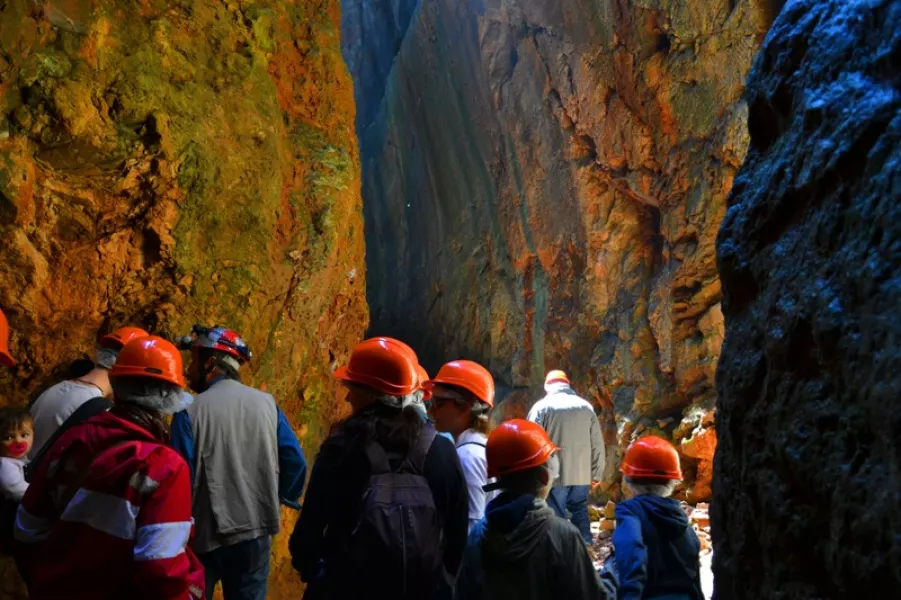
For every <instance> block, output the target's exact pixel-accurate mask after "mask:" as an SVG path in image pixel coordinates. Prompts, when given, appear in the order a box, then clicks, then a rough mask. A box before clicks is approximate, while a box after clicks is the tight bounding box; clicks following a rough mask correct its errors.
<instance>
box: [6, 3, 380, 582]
mask: <svg viewBox="0 0 901 600" xmlns="http://www.w3.org/2000/svg"><path fill="white" fill-rule="evenodd" d="M339 18H340V17H339V6H338V2H337V0H321V1H315V2H294V1H291V0H271V1H265V0H262V1H256V2H245V1H228V2H205V1H201V0H178V1H161V0H147V1H142V2H133V1H130V0H93V1H91V0H71V1H70V0H66V1H63V0H45V1H43V2H32V1H27V0H5V1H0V257H2V260H0V306H2V308H3V310H4V311H5V312H6V314H7V315H8V316H9V319H10V324H11V326H12V328H13V329H14V335H13V339H12V348H13V351H14V352H15V354H16V356H17V357H18V359H19V361H20V364H19V366H18V367H17V368H16V369H15V370H14V371H12V372H10V373H4V374H0V398H2V400H0V403H2V402H7V403H21V404H24V403H25V402H27V401H28V400H29V399H30V398H32V397H34V395H35V394H36V393H38V392H39V390H40V389H41V388H42V387H44V386H45V385H47V384H48V383H50V382H53V381H55V380H56V379H58V378H60V377H62V376H64V374H65V372H66V370H67V368H68V365H69V363H70V362H71V361H72V360H73V359H77V358H80V357H84V356H91V355H92V348H93V345H94V341H95V333H96V332H97V331H98V330H101V331H107V330H109V329H111V328H113V327H115V326H118V325H122V324H127V323H134V324H140V325H143V326H145V327H146V328H148V329H149V330H151V331H152V332H155V333H159V334H162V335H164V336H175V335H183V334H184V333H185V332H186V331H187V330H188V329H189V328H190V326H191V324H192V323H194V322H202V323H205V324H213V323H220V324H223V325H228V326H230V327H233V328H234V329H237V330H238V331H240V332H241V333H242V335H243V336H244V337H245V338H246V339H247V341H248V343H249V344H250V346H251V348H252V349H253V350H254V352H255V353H256V356H257V359H256V360H255V361H254V363H253V364H252V365H251V367H250V369H249V373H248V375H247V377H248V379H249V380H250V382H251V383H253V384H256V385H264V384H265V385H266V387H267V389H268V391H269V392H271V393H273V394H274V395H275V396H276V398H277V399H278V400H279V403H280V404H281V406H282V408H283V409H284V410H285V412H286V413H287V414H288V415H289V416H290V418H291V420H292V422H293V423H294V426H295V428H296V430H297V432H298V434H299V435H300V436H301V440H302V443H303V445H304V448H305V449H306V450H307V455H308V457H309V458H311V459H312V457H313V456H314V451H315V448H317V446H318V441H319V439H320V437H321V435H322V433H323V430H324V427H325V426H327V425H328V423H329V422H330V421H332V420H334V419H335V417H336V416H337V413H338V410H339V409H338V407H339V404H338V403H337V402H336V401H335V396H336V389H335V385H334V383H333V382H332V380H331V378H330V371H331V369H332V368H333V364H334V363H335V362H336V361H339V360H343V359H344V358H346V354H347V351H348V348H349V346H350V345H351V344H352V343H354V342H355V341H357V340H358V339H359V338H360V337H361V336H362V334H363V332H364V329H365V327H366V322H367V308H366V305H365V299H364V293H365V290H364V287H365V283H364V277H365V268H364V264H363V257H364V247H363V223H362V214H361V202H360V193H359V187H360V178H359V164H358V153H357V143H356V138H355V135H354V123H353V119H354V108H353V97H352V94H353V91H352V83H351V80H350V77H349V75H348V73H347V70H346V67H345V65H344V62H343V60H342V57H341V53H340V48H339ZM292 522H293V517H292V516H290V515H288V516H286V523H285V525H286V527H290V526H291V524H292ZM286 545H287V536H285V535H283V536H280V538H279V539H278V541H277V548H276V550H275V553H274V562H273V569H272V597H276V598H280V597H297V596H298V595H299V594H298V585H297V579H296V575H295V574H294V573H293V572H292V571H291V569H290V566H289V565H288V563H287V559H286V554H287V552H286ZM4 581H8V580H4ZM4 585H7V584H6V583H4ZM0 596H2V597H4V598H9V597H11V596H13V594H12V592H11V591H10V590H8V589H6V588H0ZM13 597H14V596H13Z"/></svg>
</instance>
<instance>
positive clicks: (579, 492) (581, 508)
mask: <svg viewBox="0 0 901 600" xmlns="http://www.w3.org/2000/svg"><path fill="white" fill-rule="evenodd" d="M547 503H548V506H550V507H551V508H552V509H554V512H555V513H556V514H557V516H558V517H560V518H561V519H565V518H566V511H569V512H570V514H571V515H572V516H571V517H570V521H572V524H573V525H575V526H576V528H577V529H578V530H579V533H581V534H582V538H583V539H584V540H585V543H586V544H588V545H589V546H590V545H592V544H593V543H594V537H593V536H592V535H591V522H590V521H589V520H588V486H587V485H564V486H560V487H554V488H551V493H550V495H549V496H548V497H547Z"/></svg>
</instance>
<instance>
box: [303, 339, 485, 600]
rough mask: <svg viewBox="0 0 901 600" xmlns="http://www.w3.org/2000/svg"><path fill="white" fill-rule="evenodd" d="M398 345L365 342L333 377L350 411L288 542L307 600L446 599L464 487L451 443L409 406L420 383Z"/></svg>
mask: <svg viewBox="0 0 901 600" xmlns="http://www.w3.org/2000/svg"><path fill="white" fill-rule="evenodd" d="M404 347H405V345H404V344H403V343H401V342H399V341H397V340H393V339H391V338H374V339H369V340H366V341H364V342H361V343H360V344H358V345H357V346H356V347H354V349H353V351H352V353H351V357H350V361H349V363H348V365H347V366H345V367H341V368H339V369H338V370H336V371H335V377H336V378H337V379H338V380H340V381H341V382H342V384H343V385H344V386H345V387H346V388H347V392H348V393H347V401H348V402H349V403H350V406H351V410H352V414H351V416H350V417H348V418H347V419H345V420H344V421H342V422H340V423H338V424H337V425H335V427H333V428H332V431H331V433H330V434H329V436H328V438H327V439H326V440H325V441H324V442H323V443H322V446H321V447H320V449H319V455H318V456H317V458H316V462H315V464H314V465H313V472H312V475H311V477H310V485H309V488H308V490H307V494H306V497H305V499H304V506H303V510H302V511H301V514H300V519H299V520H298V522H297V526H296V527H295V529H294V533H292V535H291V541H290V543H289V549H290V551H291V561H292V564H293V566H294V568H295V569H296V570H297V571H298V572H299V573H300V578H301V579H302V580H303V581H304V582H306V583H307V584H308V585H307V589H306V593H305V595H304V599H305V600H313V599H316V600H322V599H328V600H358V599H361V600H362V599H365V600H380V599H382V598H384V599H386V600H388V599H390V600H434V599H439V598H441V599H443V598H448V599H449V598H452V597H453V584H454V581H455V580H456V577H457V574H458V572H459V568H460V561H461V559H462V556H463V549H464V546H465V543H466V524H467V494H466V481H465V479H464V478H463V472H462V470H461V468H460V461H459V460H458V458H457V453H456V451H455V450H454V445H453V443H451V442H450V441H449V440H447V439H445V438H442V437H440V436H438V435H436V432H435V430H434V428H432V427H431V425H429V423H428V422H427V421H426V420H424V419H423V418H422V415H421V414H420V413H419V412H418V411H417V409H416V408H415V407H414V406H413V405H412V403H411V401H410V396H411V395H412V394H414V393H415V392H416V391H417V390H418V389H419V386H420V384H419V378H418V377H417V374H416V360H415V358H414V357H413V356H412V355H411V354H410V353H409V352H407V350H406V349H405V348H404ZM401 516H403V518H400V519H399V517H401Z"/></svg>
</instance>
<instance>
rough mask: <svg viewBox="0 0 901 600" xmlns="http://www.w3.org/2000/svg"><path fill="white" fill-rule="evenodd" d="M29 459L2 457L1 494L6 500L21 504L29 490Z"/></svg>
mask: <svg viewBox="0 0 901 600" xmlns="http://www.w3.org/2000/svg"><path fill="white" fill-rule="evenodd" d="M27 464H28V459H27V458H9V457H6V456H3V457H0V494H2V495H3V497H4V498H8V499H10V500H15V501H16V502H19V501H20V500H22V496H24V495H25V490H27V489H28V482H27V481H25V465H27Z"/></svg>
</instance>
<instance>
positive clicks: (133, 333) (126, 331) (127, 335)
mask: <svg viewBox="0 0 901 600" xmlns="http://www.w3.org/2000/svg"><path fill="white" fill-rule="evenodd" d="M148 335H150V334H149V333H147V332H146V331H144V330H143V329H141V328H140V327H120V328H119V329H117V330H115V331H114V332H112V333H108V334H106V335H105V336H103V337H101V338H100V341H99V342H98V343H99V344H100V346H101V347H103V348H116V347H118V348H124V347H125V344H127V343H128V342H130V341H131V340H133V339H135V338H139V337H147V336H148Z"/></svg>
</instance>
